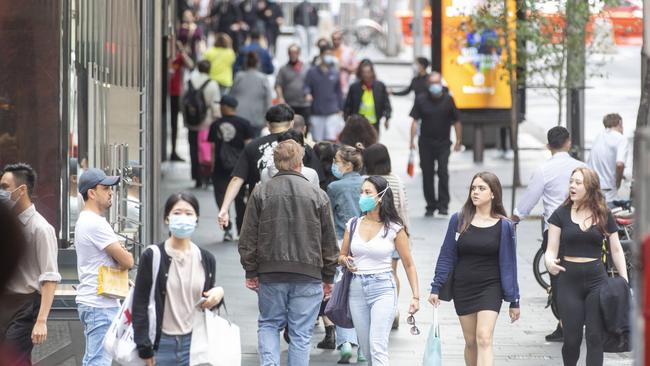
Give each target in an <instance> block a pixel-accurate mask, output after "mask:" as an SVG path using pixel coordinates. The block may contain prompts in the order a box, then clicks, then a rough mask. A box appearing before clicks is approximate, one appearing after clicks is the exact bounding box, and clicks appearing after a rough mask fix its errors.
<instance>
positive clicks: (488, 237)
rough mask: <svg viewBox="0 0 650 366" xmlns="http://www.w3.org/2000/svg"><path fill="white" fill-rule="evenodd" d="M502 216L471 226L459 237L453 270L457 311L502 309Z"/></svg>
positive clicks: (469, 312) (466, 313)
mask: <svg viewBox="0 0 650 366" xmlns="http://www.w3.org/2000/svg"><path fill="white" fill-rule="evenodd" d="M500 243H501V220H499V221H498V222H497V223H496V224H495V225H493V226H490V227H485V228H482V227H476V226H474V225H470V227H469V228H468V229H467V230H466V231H465V232H464V233H463V234H461V235H460V237H459V238H458V240H457V249H458V262H457V264H456V268H455V270H454V283H453V293H454V307H455V308H456V314H457V315H459V316H461V315H469V314H473V313H476V312H478V311H481V310H492V311H496V312H497V313H498V312H499V311H500V310H501V303H502V302H503V291H502V290H501V271H500V270H499V245H500Z"/></svg>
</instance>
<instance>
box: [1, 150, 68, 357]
mask: <svg viewBox="0 0 650 366" xmlns="http://www.w3.org/2000/svg"><path fill="white" fill-rule="evenodd" d="M35 184H36V173H35V172H34V169H32V167H31V166H29V165H27V164H22V163H19V164H11V165H7V166H5V168H4V170H3V172H2V173H1V175H0V204H5V205H6V206H7V207H9V208H12V210H13V213H14V214H15V215H16V216H17V217H18V220H19V221H20V223H21V224H22V231H23V235H24V236H25V242H26V246H25V247H24V254H23V256H22V258H21V260H20V264H19V265H18V267H17V271H16V273H15V274H14V275H13V277H12V278H11V280H10V281H9V283H8V285H7V288H6V291H5V297H3V299H4V300H3V301H2V304H0V344H4V345H6V346H7V347H9V348H8V349H7V351H8V353H6V354H5V353H3V354H4V355H5V357H6V356H8V359H5V361H7V362H8V364H9V365H31V364H32V360H31V358H32V357H31V353H32V348H33V347H34V345H35V344H41V343H43V342H45V341H46V340H47V318H48V316H49V314H50V308H51V307H52V300H53V299H54V291H55V290H56V285H57V283H59V282H60V281H61V275H60V274H59V269H58V264H57V254H58V249H59V248H58V244H57V238H56V233H55V231H54V228H53V227H52V225H50V224H49V223H48V222H47V221H46V220H45V218H44V217H43V216H41V214H40V213H38V211H36V208H35V206H34V204H33V203H32V195H33V193H34V186H35ZM3 225H4V224H3Z"/></svg>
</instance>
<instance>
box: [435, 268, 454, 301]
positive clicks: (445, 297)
mask: <svg viewBox="0 0 650 366" xmlns="http://www.w3.org/2000/svg"><path fill="white" fill-rule="evenodd" d="M438 298H439V299H440V300H442V301H451V300H452V299H453V298H454V270H453V269H452V270H451V272H449V276H448V277H447V281H445V283H444V284H443V285H442V287H441V288H440V292H439V293H438Z"/></svg>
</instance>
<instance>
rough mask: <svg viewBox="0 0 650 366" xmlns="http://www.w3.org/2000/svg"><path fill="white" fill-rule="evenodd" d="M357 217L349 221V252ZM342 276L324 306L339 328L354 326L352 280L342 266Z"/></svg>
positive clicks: (326, 313) (349, 273)
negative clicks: (351, 296) (351, 308)
mask: <svg viewBox="0 0 650 366" xmlns="http://www.w3.org/2000/svg"><path fill="white" fill-rule="evenodd" d="M358 220H359V218H358V217H355V218H353V219H352V222H350V233H349V234H348V247H349V248H350V254H352V236H353V235H354V231H355V230H356V228H357V221H358ZM342 271H343V278H341V280H340V281H339V282H337V283H336V285H335V286H334V290H333V291H332V297H330V299H329V301H328V302H327V305H326V306H325V315H326V316H327V317H328V318H329V320H331V321H332V323H334V324H336V325H338V326H339V327H341V328H354V324H353V323H352V314H350V303H349V299H350V298H349V295H350V282H352V272H350V271H348V269H347V268H343V269H342Z"/></svg>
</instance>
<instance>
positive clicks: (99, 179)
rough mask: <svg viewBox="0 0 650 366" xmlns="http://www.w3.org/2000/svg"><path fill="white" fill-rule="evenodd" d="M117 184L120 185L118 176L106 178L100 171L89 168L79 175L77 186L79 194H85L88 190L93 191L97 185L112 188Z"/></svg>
mask: <svg viewBox="0 0 650 366" xmlns="http://www.w3.org/2000/svg"><path fill="white" fill-rule="evenodd" d="M118 183H120V177H119V176H116V175H113V176H107V175H106V173H104V171H103V170H101V169H97V168H90V169H88V170H86V171H85V172H84V173H83V174H81V177H79V181H78V183H77V186H78V187H79V193H81V194H86V192H88V190H89V189H93V188H95V187H97V185H99V184H101V185H103V186H114V185H116V184H118Z"/></svg>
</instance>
